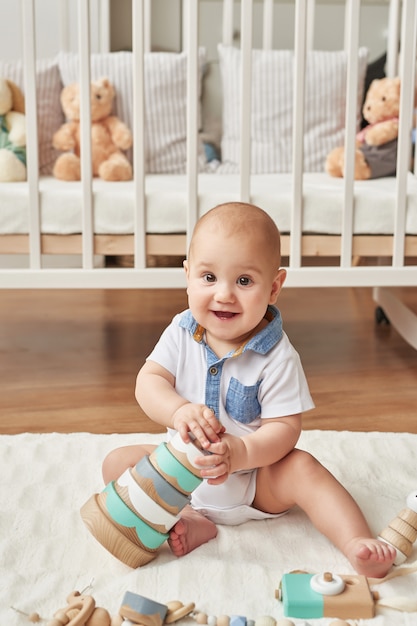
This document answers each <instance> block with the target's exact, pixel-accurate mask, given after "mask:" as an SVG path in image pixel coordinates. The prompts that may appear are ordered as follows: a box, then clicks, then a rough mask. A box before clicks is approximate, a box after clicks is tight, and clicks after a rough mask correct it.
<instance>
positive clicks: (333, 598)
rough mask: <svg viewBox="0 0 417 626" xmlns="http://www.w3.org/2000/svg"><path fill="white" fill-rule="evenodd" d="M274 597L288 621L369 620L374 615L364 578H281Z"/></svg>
mask: <svg viewBox="0 0 417 626" xmlns="http://www.w3.org/2000/svg"><path fill="white" fill-rule="evenodd" d="M276 596H277V597H278V599H279V600H281V601H282V603H283V605H284V615H285V616H287V617H300V618H307V619H308V618H311V619H313V618H320V617H337V618H341V619H368V618H372V617H374V615H375V600H374V597H373V594H372V592H371V590H370V588H369V585H368V581H367V579H366V577H365V576H359V575H351V576H337V575H334V574H331V573H330V572H326V573H325V574H322V575H320V574H316V575H313V574H304V573H290V574H284V576H283V577H282V580H281V586H280V589H278V590H277V592H276Z"/></svg>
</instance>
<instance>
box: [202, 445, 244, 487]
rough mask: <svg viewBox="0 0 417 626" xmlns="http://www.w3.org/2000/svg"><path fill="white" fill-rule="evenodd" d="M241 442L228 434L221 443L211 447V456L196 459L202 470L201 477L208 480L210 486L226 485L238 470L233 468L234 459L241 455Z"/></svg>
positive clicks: (209, 449)
mask: <svg viewBox="0 0 417 626" xmlns="http://www.w3.org/2000/svg"><path fill="white" fill-rule="evenodd" d="M240 441H241V440H240V438H239V437H234V436H233V435H228V434H226V435H224V436H223V437H222V439H221V441H219V442H218V443H212V444H211V445H210V446H209V448H208V451H209V452H211V454H208V455H205V456H201V457H198V458H197V459H196V463H197V465H198V466H199V467H200V466H201V468H202V469H201V476H202V478H206V479H207V482H208V484H209V485H220V484H221V483H224V482H225V480H227V478H228V476H229V474H230V473H231V472H232V471H235V470H236V468H234V467H233V462H232V458H234V457H235V456H238V454H239V453H238V450H239V445H240ZM233 450H235V452H233Z"/></svg>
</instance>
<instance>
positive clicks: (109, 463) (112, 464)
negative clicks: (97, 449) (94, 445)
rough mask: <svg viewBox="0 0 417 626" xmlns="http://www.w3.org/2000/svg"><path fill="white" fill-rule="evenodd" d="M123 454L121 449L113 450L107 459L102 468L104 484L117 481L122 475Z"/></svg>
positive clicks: (105, 458)
mask: <svg viewBox="0 0 417 626" xmlns="http://www.w3.org/2000/svg"><path fill="white" fill-rule="evenodd" d="M122 464H123V453H122V450H121V449H120V448H116V449H115V450H111V452H109V453H108V454H107V455H106V456H105V457H104V461H103V464H102V467H101V472H102V474H103V480H104V483H105V484H106V485H107V483H109V482H111V481H112V480H116V479H117V478H119V476H120V475H121V473H122Z"/></svg>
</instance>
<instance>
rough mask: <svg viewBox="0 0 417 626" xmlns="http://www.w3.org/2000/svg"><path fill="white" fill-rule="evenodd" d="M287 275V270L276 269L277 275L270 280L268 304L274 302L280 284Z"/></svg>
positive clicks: (280, 286) (279, 289)
mask: <svg viewBox="0 0 417 626" xmlns="http://www.w3.org/2000/svg"><path fill="white" fill-rule="evenodd" d="M286 277H287V270H284V269H283V268H281V269H279V270H278V273H277V275H276V276H275V278H274V280H273V282H272V288H271V296H270V299H269V304H275V302H276V300H277V298H278V296H279V294H280V292H281V289H282V286H283V284H284V282H285V279H286Z"/></svg>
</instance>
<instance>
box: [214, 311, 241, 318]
mask: <svg viewBox="0 0 417 626" xmlns="http://www.w3.org/2000/svg"><path fill="white" fill-rule="evenodd" d="M213 313H214V315H215V316H216V317H218V318H219V319H221V320H229V319H231V318H232V317H234V316H235V315H236V313H232V312H231V311H213Z"/></svg>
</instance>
